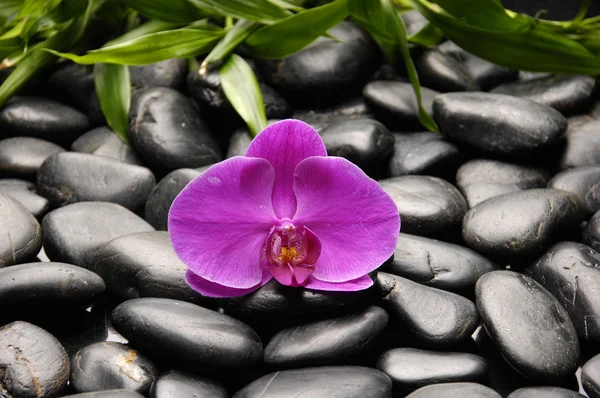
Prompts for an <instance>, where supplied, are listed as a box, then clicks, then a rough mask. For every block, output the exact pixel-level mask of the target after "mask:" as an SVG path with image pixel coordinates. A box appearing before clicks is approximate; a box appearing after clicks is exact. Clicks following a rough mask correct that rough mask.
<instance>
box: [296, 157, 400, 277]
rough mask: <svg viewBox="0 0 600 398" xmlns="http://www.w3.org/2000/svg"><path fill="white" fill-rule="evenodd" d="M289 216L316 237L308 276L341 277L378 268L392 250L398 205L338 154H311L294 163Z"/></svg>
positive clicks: (397, 230)
mask: <svg viewBox="0 0 600 398" xmlns="http://www.w3.org/2000/svg"><path fill="white" fill-rule="evenodd" d="M294 191H295V193H296V198H297V201H298V208H297V211H296V214H295V216H294V219H293V222H294V224H296V225H305V226H306V227H307V228H310V230H312V231H313V232H314V233H315V234H316V235H317V236H318V238H319V240H320V242H321V254H320V255H319V259H318V260H317V262H316V263H315V271H314V273H313V277H314V278H315V279H318V280H320V281H323V282H345V281H349V280H352V279H356V278H359V277H361V276H363V275H366V274H368V273H369V272H371V271H373V270H375V269H376V268H378V267H379V266H380V265H381V264H383V263H384V262H385V261H386V260H387V259H389V258H390V257H391V256H392V254H393V253H394V249H395V247H396V241H397V239H398V233H399V231H400V217H399V216H398V208H397V207H396V205H395V204H394V201H393V200H392V199H391V198H390V196H389V195H388V194H387V193H385V192H384V191H383V189H381V187H380V186H379V184H378V183H377V181H375V180H372V179H370V178H369V177H368V176H367V175H366V174H365V173H364V172H363V171H362V170H361V169H360V168H358V167H357V166H356V165H354V164H353V163H351V162H349V161H348V160H346V159H343V158H339V157H311V158H308V159H305V160H303V161H302V162H300V163H299V164H298V166H297V167H296V171H295V178H294Z"/></svg>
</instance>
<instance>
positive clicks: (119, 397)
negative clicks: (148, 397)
mask: <svg viewBox="0 0 600 398" xmlns="http://www.w3.org/2000/svg"><path fill="white" fill-rule="evenodd" d="M67 397H68V398H142V397H143V395H141V394H139V393H137V392H135V391H132V390H125V389H117V390H104V391H94V392H82V393H81V394H73V395H65V396H64V398H67Z"/></svg>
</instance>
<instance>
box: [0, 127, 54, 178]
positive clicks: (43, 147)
mask: <svg viewBox="0 0 600 398" xmlns="http://www.w3.org/2000/svg"><path fill="white" fill-rule="evenodd" d="M63 151H64V149H63V148H62V147H60V146H58V145H56V144H54V143H52V142H50V141H45V140H41V139H39V138H32V137H14V138H6V139H4V140H2V141H0V177H12V178H24V179H27V180H35V176H36V174H37V171H38V169H39V168H40V166H41V165H42V163H43V162H44V159H46V158H47V157H48V156H50V155H53V154H55V153H58V152H63Z"/></svg>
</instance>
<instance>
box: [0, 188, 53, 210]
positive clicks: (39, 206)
mask: <svg viewBox="0 0 600 398" xmlns="http://www.w3.org/2000/svg"><path fill="white" fill-rule="evenodd" d="M0 193H3V194H6V195H8V196H10V197H12V198H13V199H15V200H17V202H19V203H21V204H22V205H23V206H25V208H26V209H27V210H29V211H30V212H31V214H33V215H34V216H35V217H36V218H37V219H38V220H41V219H42V217H44V215H45V214H46V212H48V210H49V209H50V202H48V199H46V198H44V197H42V196H40V195H38V194H37V193H36V190H35V184H33V183H30V182H28V181H24V180H17V179H12V178H6V179H0Z"/></svg>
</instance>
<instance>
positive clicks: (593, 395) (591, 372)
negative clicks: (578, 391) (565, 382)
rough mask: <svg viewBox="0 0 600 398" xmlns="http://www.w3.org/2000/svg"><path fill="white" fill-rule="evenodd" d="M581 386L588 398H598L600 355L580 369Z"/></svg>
mask: <svg viewBox="0 0 600 398" xmlns="http://www.w3.org/2000/svg"><path fill="white" fill-rule="evenodd" d="M581 384H582V385H583V389H584V390H585V392H586V393H587V395H588V396H589V397H590V398H598V397H600V354H599V355H596V356H594V357H593V358H592V359H590V360H588V361H587V362H586V363H585V364H584V365H583V367H582V369H581Z"/></svg>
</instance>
